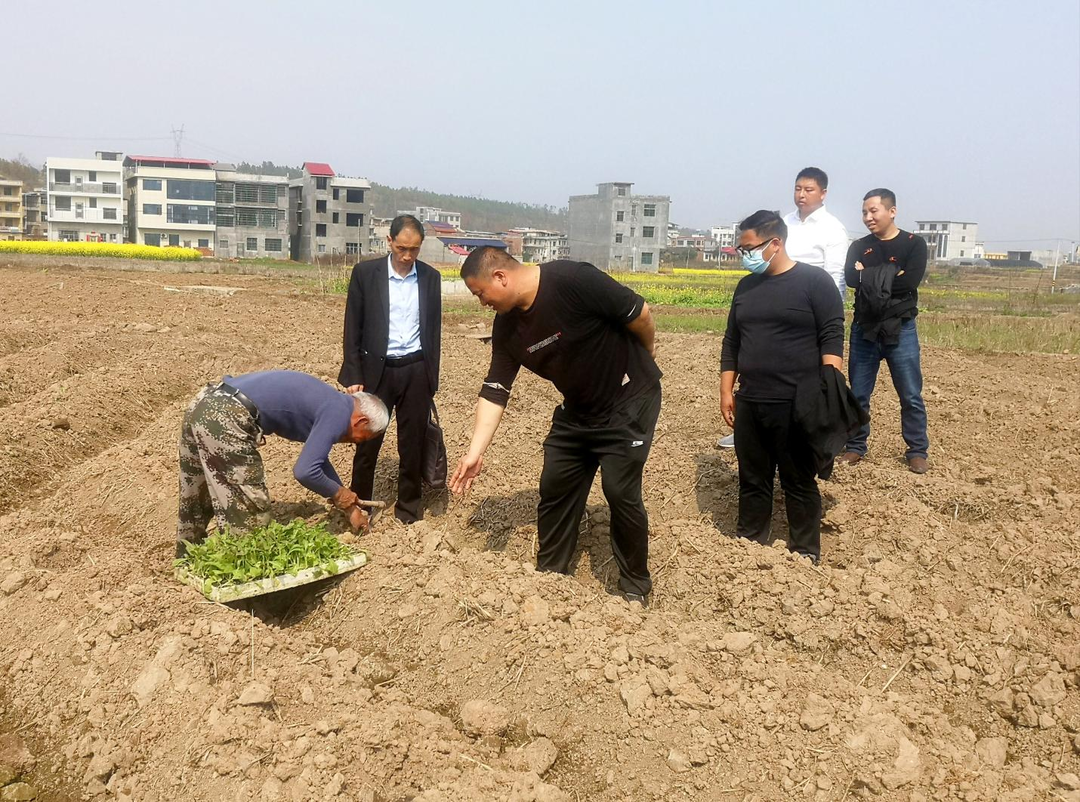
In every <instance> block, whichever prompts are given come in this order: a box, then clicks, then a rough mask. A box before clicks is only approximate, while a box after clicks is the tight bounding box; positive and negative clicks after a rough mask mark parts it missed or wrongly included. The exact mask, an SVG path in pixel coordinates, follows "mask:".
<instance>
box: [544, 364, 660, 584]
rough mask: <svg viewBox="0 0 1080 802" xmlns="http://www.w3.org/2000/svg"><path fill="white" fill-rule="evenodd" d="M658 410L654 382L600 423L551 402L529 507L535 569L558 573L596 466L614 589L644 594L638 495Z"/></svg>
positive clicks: (571, 547)
mask: <svg viewBox="0 0 1080 802" xmlns="http://www.w3.org/2000/svg"><path fill="white" fill-rule="evenodd" d="M659 415H660V385H659V383H658V384H657V385H656V387H655V388H654V389H652V390H649V391H648V392H645V393H643V394H642V395H639V396H637V397H635V398H632V399H630V400H629V401H628V402H626V403H625V404H623V405H622V406H621V407H619V408H617V409H615V410H613V411H612V413H611V416H610V417H609V418H608V420H607V421H605V422H603V423H601V424H599V425H598V424H595V423H586V422H585V421H582V420H580V419H578V418H577V417H576V416H574V415H573V414H571V413H570V412H568V411H567V410H565V409H563V408H562V407H561V406H559V407H556V409H555V414H554V415H553V416H552V419H551V431H550V432H549V433H548V436H547V439H546V440H544V470H543V472H542V473H541V475H540V504H539V506H538V507H537V530H538V531H537V541H538V544H539V549H538V553H537V555H536V567H537V568H539V569H540V570H541V571H556V572H558V573H566V572H567V571H568V570H569V568H570V561H571V559H572V558H573V556H574V552H575V550H576V549H577V539H578V526H579V524H580V522H581V514H582V513H583V512H584V511H585V502H586V501H587V500H588V497H589V490H590V488H591V487H592V482H593V478H594V477H595V476H596V469H597V467H599V468H600V481H601V484H602V486H603V490H604V498H606V499H607V502H608V507H610V509H611V551H612V553H613V555H614V558H615V564H616V565H617V566H618V567H619V587H620V588H621V589H622V590H623V591H625V592H627V593H639V594H641V595H643V596H644V595H647V594H648V593H649V592H650V591H652V578H651V577H650V576H649V516H648V514H647V513H646V512H645V504H644V502H643V501H642V499H641V472H642V470H643V469H644V468H645V460H646V459H647V458H648V456H649V449H650V448H651V447H652V441H653V434H654V433H655V431H656V419H657V417H658V416H659Z"/></svg>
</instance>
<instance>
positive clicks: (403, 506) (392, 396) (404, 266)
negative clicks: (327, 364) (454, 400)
mask: <svg viewBox="0 0 1080 802" xmlns="http://www.w3.org/2000/svg"><path fill="white" fill-rule="evenodd" d="M387 239H388V241H389V244H390V254H389V256H386V257H379V258H378V259H369V260H367V261H365V262H361V263H359V264H358V265H356V266H355V267H354V268H353V271H352V279H351V280H350V282H349V296H348V300H347V301H346V303H345V338H344V359H343V361H342V364H341V372H340V373H339V374H338V381H339V382H340V383H341V384H342V385H344V386H345V387H346V389H347V391H348V392H359V391H361V390H362V391H364V392H368V393H374V394H375V395H376V396H378V397H379V398H380V399H382V401H383V403H385V404H386V406H387V408H388V409H390V410H393V411H394V413H395V414H396V417H397V434H398V460H399V467H398V498H397V504H396V505H395V507H394V514H395V515H396V516H397V518H398V519H399V520H400V521H402V522H404V523H412V522H413V521H417V520H419V519H420V518H422V517H423V509H422V507H421V503H420V495H421V486H420V474H421V466H422V460H423V447H424V440H425V437H424V435H425V432H426V429H427V422H428V414H429V410H430V409H431V399H432V397H433V396H434V395H435V392H436V391H437V390H438V388H439V348H440V343H441V338H442V277H441V276H440V275H439V272H438V271H437V270H435V269H434V268H433V267H431V266H430V265H428V264H425V263H424V262H421V261H418V260H417V256H418V255H419V253H420V246H421V244H423V241H424V226H423V224H421V222H420V221H419V220H417V219H416V218H415V217H413V216H412V215H408V214H405V215H399V216H397V217H395V218H394V220H393V222H392V223H391V224H390V236H389V237H388V238H387ZM382 442H383V437H382V435H380V436H379V437H376V438H374V439H372V440H368V441H365V442H363V443H359V444H357V447H356V456H355V457H354V458H353V473H352V483H351V488H352V490H353V492H354V493H356V494H357V495H358V496H359V497H360V498H362V499H368V498H371V491H372V487H373V486H374V484H375V462H376V460H377V459H378V456H379V449H380V448H381V447H382Z"/></svg>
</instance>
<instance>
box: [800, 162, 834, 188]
mask: <svg viewBox="0 0 1080 802" xmlns="http://www.w3.org/2000/svg"><path fill="white" fill-rule="evenodd" d="M802 178H812V179H813V180H814V181H817V185H818V186H819V187H821V188H822V189H828V188H829V176H827V175H826V174H825V171H824V170H822V169H821V168H820V167H804V168H802V169H801V170H799V174H798V175H797V176H795V180H796V181H799V180H800V179H802Z"/></svg>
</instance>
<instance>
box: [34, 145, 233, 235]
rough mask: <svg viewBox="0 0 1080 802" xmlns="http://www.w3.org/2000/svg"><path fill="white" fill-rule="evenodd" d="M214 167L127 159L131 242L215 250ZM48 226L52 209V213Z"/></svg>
mask: <svg viewBox="0 0 1080 802" xmlns="http://www.w3.org/2000/svg"><path fill="white" fill-rule="evenodd" d="M214 164H215V162H212V161H206V160H205V159H181V158H174V157H171V156H128V157H127V158H126V159H124V196H125V199H126V200H127V226H128V240H129V241H130V242H136V243H138V244H140V245H159V246H178V247H184V248H201V249H202V250H204V251H206V252H208V253H211V252H213V250H214V241H215V233H216V231H215V228H216V220H217V217H216V211H215V204H216V200H217V192H216V175H215V172H214ZM49 214H50V221H49V222H50V223H51V222H52V219H51V216H52V209H51V208H50V210H49Z"/></svg>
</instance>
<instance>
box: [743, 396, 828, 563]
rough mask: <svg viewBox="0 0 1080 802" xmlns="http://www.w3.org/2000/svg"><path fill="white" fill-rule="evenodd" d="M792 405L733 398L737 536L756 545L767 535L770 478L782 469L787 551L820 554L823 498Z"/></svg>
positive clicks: (771, 487)
mask: <svg viewBox="0 0 1080 802" xmlns="http://www.w3.org/2000/svg"><path fill="white" fill-rule="evenodd" d="M792 406H793V405H792V403H791V402H790V401H775V402H774V401H748V400H746V399H743V398H739V397H738V396H736V398H735V454H736V456H738V458H739V522H738V524H737V526H736V529H735V532H736V534H738V535H741V536H742V537H745V538H750V539H751V540H755V541H757V542H758V543H765V542H766V540H768V537H769V528H770V524H771V522H772V511H773V477H775V476H776V472H777V469H779V471H780V486H781V487H783V488H784V498H785V500H786V504H787V519H788V530H789V535H788V549H790V550H791V551H794V552H797V553H799V554H808V555H811V556H813V557H814V558H815V559H816V558H818V557H820V556H821V494H820V493H819V492H818V487H817V481H816V480H815V479H814V460H813V455H812V453H811V451H810V447H809V445H808V444H807V443H806V440H805V439H804V438H803V436H802V434H801V432H799V431H798V429H797V428H796V427H795V424H794V416H793V409H792Z"/></svg>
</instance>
